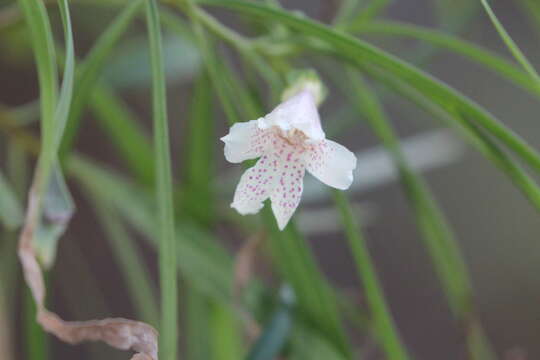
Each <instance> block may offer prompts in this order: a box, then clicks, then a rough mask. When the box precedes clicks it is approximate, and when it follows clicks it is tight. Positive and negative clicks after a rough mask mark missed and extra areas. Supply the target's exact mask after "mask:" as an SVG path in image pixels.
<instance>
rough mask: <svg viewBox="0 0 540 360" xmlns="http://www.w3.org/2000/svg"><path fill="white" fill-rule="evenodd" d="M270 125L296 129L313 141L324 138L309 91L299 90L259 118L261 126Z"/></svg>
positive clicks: (317, 112) (313, 100)
mask: <svg viewBox="0 0 540 360" xmlns="http://www.w3.org/2000/svg"><path fill="white" fill-rule="evenodd" d="M271 126H278V127H279V128H280V129H281V130H283V131H289V130H292V129H298V130H300V131H302V132H303V133H304V134H305V135H306V136H307V137H308V138H309V139H311V140H314V141H318V140H322V139H324V138H325V135H324V131H323V130H322V127H321V119H320V118H319V111H318V110H317V105H316V103H315V98H314V96H313V95H312V94H311V92H309V91H302V92H299V93H298V94H296V95H294V96H293V97H291V98H290V99H289V100H287V101H285V102H283V103H281V104H280V105H278V107H276V108H275V109H274V110H273V111H272V112H271V113H270V114H268V115H266V116H265V117H264V119H261V127H264V128H269V127H271Z"/></svg>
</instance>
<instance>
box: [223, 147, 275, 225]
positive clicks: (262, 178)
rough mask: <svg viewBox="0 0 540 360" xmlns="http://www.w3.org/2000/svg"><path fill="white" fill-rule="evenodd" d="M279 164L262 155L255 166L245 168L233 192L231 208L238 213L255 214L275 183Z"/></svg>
mask: <svg viewBox="0 0 540 360" xmlns="http://www.w3.org/2000/svg"><path fill="white" fill-rule="evenodd" d="M278 173H279V164H278V163H277V161H275V160H273V159H270V158H269V157H268V156H266V155H264V156H263V157H261V158H260V159H259V161H257V164H255V166H253V167H251V168H249V169H247V170H246V172H245V173H244V174H243V175H242V177H241V178H240V182H239V183H238V186H237V187H236V191H235V193H234V198H233V202H232V204H231V207H232V208H235V209H236V210H237V211H238V212H239V213H240V214H242V215H246V214H256V213H258V212H259V210H261V208H262V207H263V201H264V200H266V199H267V198H268V197H269V196H270V194H271V193H272V191H273V190H274V187H275V184H276V183H277V179H278Z"/></svg>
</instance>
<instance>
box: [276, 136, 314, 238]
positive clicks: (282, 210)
mask: <svg viewBox="0 0 540 360" xmlns="http://www.w3.org/2000/svg"><path fill="white" fill-rule="evenodd" d="M304 154H305V149H303V148H296V147H294V146H292V145H290V144H288V143H286V142H285V141H282V144H281V145H280V149H279V151H277V152H276V153H275V154H274V158H278V159H279V162H278V163H279V164H280V165H281V166H280V168H279V170H278V180H277V182H276V184H275V187H274V190H273V191H272V194H271V196H270V200H271V201H272V211H273V212H274V216H275V217H276V221H277V223H278V227H279V229H280V230H283V229H284V228H285V226H286V225H287V223H288V222H289V220H290V219H291V217H292V215H293V214H294V211H295V210H296V208H297V207H298V204H299V203H300V198H301V196H302V190H303V180H304V174H305V170H306V167H305V163H304Z"/></svg>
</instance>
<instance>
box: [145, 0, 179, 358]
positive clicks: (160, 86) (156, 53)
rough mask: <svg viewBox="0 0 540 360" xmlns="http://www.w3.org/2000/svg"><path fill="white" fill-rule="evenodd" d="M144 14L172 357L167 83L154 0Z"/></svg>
mask: <svg viewBox="0 0 540 360" xmlns="http://www.w3.org/2000/svg"><path fill="white" fill-rule="evenodd" d="M146 17H147V24H148V35H149V41H150V60H151V65H152V79H153V84H152V101H153V118H154V146H155V166H156V202H157V207H158V208H157V212H158V224H159V226H158V229H159V237H158V238H159V274H160V288H161V307H162V309H161V310H162V313H161V327H160V328H161V331H160V355H161V356H160V358H161V359H164V360H175V359H176V358H177V341H178V325H177V324H178V314H177V308H178V299H177V298H178V284H177V279H176V247H175V230H174V209H173V191H172V171H171V156H170V145H169V130H168V122H167V104H166V87H165V86H166V85H165V72H164V69H163V50H162V42H161V29H160V26H159V24H160V22H159V13H158V7H157V2H156V0H147V2H146Z"/></svg>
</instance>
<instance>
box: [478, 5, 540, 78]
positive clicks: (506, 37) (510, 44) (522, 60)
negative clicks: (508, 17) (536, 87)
mask: <svg viewBox="0 0 540 360" xmlns="http://www.w3.org/2000/svg"><path fill="white" fill-rule="evenodd" d="M480 1H481V2H482V5H483V6H484V9H485V10H486V13H487V14H488V16H489V19H490V20H491V22H492V23H493V26H495V29H496V30H497V32H498V33H499V36H500V37H501V39H502V41H503V42H504V44H505V45H506V47H507V48H508V50H510V52H511V53H512V55H513V56H514V58H515V59H516V60H517V62H518V63H519V64H520V65H521V66H522V67H523V69H525V71H526V72H527V73H528V74H529V76H530V77H531V78H532V79H533V80H534V81H536V82H537V83H538V84H540V76H539V75H538V73H537V72H536V70H535V68H534V66H532V64H531V63H530V62H529V60H528V59H527V57H526V56H525V54H523V52H522V51H521V49H520V48H519V46H518V45H517V44H516V43H515V42H514V40H513V39H512V37H511V36H510V34H508V32H507V31H506V29H505V28H504V26H503V24H502V23H501V22H500V21H499V19H498V18H497V15H495V12H493V10H492V9H491V6H489V3H488V1H487V0H480Z"/></svg>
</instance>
